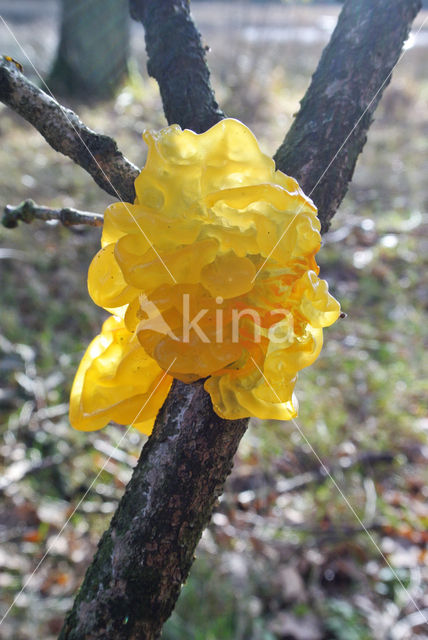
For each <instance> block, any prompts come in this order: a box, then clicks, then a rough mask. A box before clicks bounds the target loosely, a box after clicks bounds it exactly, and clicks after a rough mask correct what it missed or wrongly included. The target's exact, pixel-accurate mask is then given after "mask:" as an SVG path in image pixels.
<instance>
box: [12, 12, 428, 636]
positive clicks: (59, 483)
mask: <svg viewBox="0 0 428 640" xmlns="http://www.w3.org/2000/svg"><path fill="white" fill-rule="evenodd" d="M260 5H261V3H249V2H243V1H241V0H237V1H235V2H233V3H221V2H208V1H205V2H198V3H195V5H194V15H195V18H196V21H197V24H198V26H199V28H200V30H201V32H202V34H203V38H204V43H206V44H207V45H209V47H210V51H209V53H208V61H209V64H210V66H211V69H212V74H213V84H214V86H215V90H216V94H217V98H218V100H219V102H220V104H221V105H222V107H223V108H224V110H225V111H226V112H227V113H228V115H230V116H234V117H237V118H239V119H241V120H242V121H243V122H245V124H247V125H248V126H250V127H251V128H252V129H253V131H254V132H255V134H256V135H257V137H258V138H259V140H260V141H261V144H262V147H263V149H264V150H265V151H266V153H268V154H270V155H273V153H274V152H275V150H276V148H277V147H278V145H279V143H280V142H281V140H282V138H283V136H284V134H285V132H286V130H287V129H288V127H289V126H290V123H291V121H292V117H293V113H295V112H296V110H297V109H298V103H299V99H300V98H301V97H302V95H303V93H304V91H305V89H306V87H307V85H308V83H309V80H310V75H311V73H312V71H313V70H314V69H315V66H316V64H317V61H318V59H319V56H320V53H321V51H322V48H323V46H324V45H325V43H326V42H327V39H328V37H329V35H330V33H331V31H332V29H333V28H334V24H335V21H336V18H337V15H338V11H339V7H338V5H337V4H332V5H320V4H316V5H309V4H308V5H306V6H304V5H295V4H291V3H264V4H263V6H260ZM0 13H1V14H2V15H3V17H4V18H5V20H6V21H7V23H8V25H9V26H10V28H11V29H12V30H13V33H14V34H15V35H16V37H17V39H18V40H19V42H20V43H21V44H22V45H23V47H24V49H25V51H26V53H27V54H28V56H29V57H30V59H31V60H32V62H33V63H34V64H35V66H36V68H37V69H38V70H39V71H40V72H41V73H42V75H45V76H46V75H47V73H48V71H49V69H50V67H51V64H52V60H53V58H54V54H55V48H56V45H57V39H58V22H59V12H58V5H57V3H56V2H54V1H51V0H44V1H43V2H42V1H39V0H32V2H27V1H25V0H19V1H17V2H15V3H13V5H12V4H11V3H9V2H4V1H2V0H0ZM426 15H427V14H426V13H422V14H421V15H420V16H419V17H418V18H417V23H416V30H417V28H418V27H420V26H421V24H422V23H423V20H424V19H425V17H426ZM416 30H415V33H414V35H412V36H411V38H410V39H409V41H408V43H407V45H406V48H407V51H406V54H405V56H404V58H403V59H402V61H401V62H400V63H399V66H398V68H397V69H396V71H395V72H394V76H393V81H392V84H391V86H390V87H389V88H388V89H387V91H386V93H385V96H384V98H383V100H382V102H381V105H380V107H379V109H378V111H377V114H376V121H375V123H374V125H373V127H372V129H371V130H370V134H369V140H368V143H367V145H366V147H365V150H364V153H363V155H362V157H361V159H360V162H359V165H358V168H357V171H356V174H355V178H354V181H353V183H352V186H351V188H350V190H349V194H348V196H347V197H346V200H345V201H344V203H343V204H342V206H341V209H340V212H339V213H338V214H337V216H336V218H335V219H334V221H333V226H332V229H331V232H330V233H329V234H328V235H327V236H325V237H324V246H323V248H322V250H321V252H320V254H319V263H320V265H321V274H322V276H324V277H326V278H327V279H328V281H329V283H330V288H331V290H332V292H333V294H334V295H336V297H337V298H338V299H339V300H340V301H341V304H342V306H343V310H344V311H345V312H346V313H347V318H346V319H344V320H340V321H338V322H337V323H336V325H335V326H333V327H331V328H330V329H328V330H327V331H326V332H325V347H324V351H323V354H322V356H321V357H320V358H319V360H318V361H317V363H316V364H315V365H314V366H313V367H311V368H310V369H308V370H307V371H304V372H303V373H302V375H301V376H300V378H299V382H298V386H297V394H298V397H299V400H300V414H299V418H298V424H299V426H300V429H301V431H300V432H299V430H297V429H296V427H295V426H294V425H293V424H291V423H277V422H269V423H261V422H258V421H254V422H253V423H252V425H251V427H250V429H249V431H248V433H247V434H246V436H245V437H244V440H243V441H242V444H241V447H240V450H239V453H238V455H237V458H236V463H235V467H234V471H233V474H232V476H231V477H230V478H229V481H228V483H227V486H226V489H225V492H224V494H223V496H222V497H221V499H220V500H219V503H218V506H217V508H216V511H215V514H214V516H213V519H212V522H211V524H210V526H209V528H208V529H207V531H206V532H205V534H204V536H203V539H202V541H201V543H200V545H199V548H198V552H197V560H196V562H195V564H194V567H193V569H192V573H191V576H190V578H189V580H188V582H187V583H186V585H185V586H184V588H183V592H182V595H181V598H180V601H179V604H178V606H177V609H176V611H175V612H174V614H173V616H172V618H171V619H170V621H169V622H168V623H167V625H166V627H165V631H164V635H163V637H164V638H165V640H182V639H184V638H186V640H188V639H194V640H202V639H203V640H220V639H221V640H228V639H236V640H275V639H282V640H285V639H288V640H327V639H336V640H370V639H374V640H410V639H412V638H428V628H427V625H426V624H425V625H424V624H423V615H425V616H427V614H428V595H427V589H426V586H427V581H428V569H427V562H426V560H427V555H426V547H427V541H428V533H427V530H428V527H427V525H428V506H427V496H428V483H427V476H428V472H427V459H428V442H427V432H428V419H427V407H426V399H427V395H428V394H427V382H426V355H425V351H424V341H425V342H426V338H427V322H426V316H425V315H424V313H425V312H426V307H427V301H428V300H427V298H428V293H427V286H426V285H427V280H426V256H427V251H428V240H427V228H428V225H427V205H428V191H427V182H426V176H427V171H428V164H427V163H428V161H427V151H428V142H427V133H428V109H427V99H428V79H427V77H426V57H427V46H428V26H427V27H425V28H423V29H422V30H421V31H420V32H419V33H417V34H416ZM0 32H1V37H2V42H3V52H2V53H5V54H7V55H11V56H13V57H14V58H16V59H17V60H19V61H21V62H22V63H23V64H24V68H25V72H26V73H27V75H29V76H30V77H34V71H33V69H32V68H31V65H30V64H29V63H28V61H27V60H26V59H25V56H24V55H23V52H22V50H21V49H20V48H19V46H18V45H17V43H16V41H15V40H14V39H13V38H12V36H11V34H10V32H8V30H7V29H6V27H5V26H4V24H3V25H0ZM131 52H132V57H131V61H130V74H129V79H128V81H127V84H126V85H124V86H122V87H121V88H119V89H118V91H117V94H116V95H115V96H114V97H113V98H112V99H110V100H107V101H104V102H102V103H100V104H98V105H90V106H88V105H85V104H79V103H77V102H74V101H73V100H72V99H70V98H69V99H68V100H67V104H69V105H70V106H71V107H72V108H74V109H75V110H77V111H78V113H79V114H80V116H81V118H82V119H83V121H84V122H86V123H87V124H88V125H90V126H92V127H93V128H94V129H97V130H101V131H104V132H105V133H107V134H109V135H111V136H113V137H115V138H116V139H117V141H118V143H119V146H120V148H121V149H122V151H124V153H125V155H127V156H128V157H129V158H130V160H132V161H133V162H135V163H136V164H138V165H139V166H142V165H143V164H144V158H145V148H144V145H143V143H142V140H141V133H142V131H143V130H144V129H145V128H146V127H152V128H159V127H161V126H164V125H165V121H164V118H163V116H162V107H161V102H160V98H159V93H158V89H157V86H156V84H155V83H154V81H153V80H152V79H150V78H148V76H147V73H146V70H145V53H144V39H143V33H142V30H141V27H140V26H139V25H137V24H133V25H132V30H131ZM0 111H1V117H0V133H1V140H2V144H1V147H0V166H1V172H0V193H1V203H2V206H3V205H5V204H17V203H18V202H19V201H21V200H22V199H24V198H30V197H31V198H33V199H34V200H36V202H38V203H40V204H45V205H49V206H74V207H77V208H81V209H84V210H93V211H97V212H102V211H103V210H104V208H105V206H106V205H107V204H109V202H110V201H111V199H110V198H109V197H108V196H107V195H106V194H104V193H103V192H101V191H100V190H99V188H98V187H97V186H96V185H95V184H94V183H93V182H92V180H91V178H89V177H88V176H87V175H86V174H85V173H84V172H83V171H82V170H80V169H79V168H77V167H74V166H73V165H72V163H71V162H70V161H69V160H68V159H66V158H64V157H62V156H60V155H58V154H57V153H55V152H54V151H53V150H52V149H50V148H49V147H48V146H47V145H46V143H45V142H44V141H43V139H42V138H41V137H40V135H39V134H38V133H37V132H35V131H33V129H32V128H31V127H30V126H29V125H28V124H26V123H25V122H23V121H22V120H21V119H20V118H18V117H17V116H15V115H14V114H13V113H11V112H10V111H8V110H7V109H6V108H4V107H0ZM99 237H100V232H99V230H94V229H88V228H76V229H71V230H68V229H64V228H61V227H60V226H57V225H55V224H42V223H33V224H32V225H31V226H25V225H21V226H20V227H19V228H18V229H15V230H6V229H3V228H1V229H0V270H1V303H0V304H1V307H0V313H1V326H0V387H1V389H0V422H1V431H2V440H1V445H0V469H1V475H0V492H1V495H0V501H1V502H0V539H1V542H2V546H1V550H0V571H1V574H0V587H1V591H2V604H1V606H2V608H1V612H2V613H3V612H5V611H6V610H7V609H8V607H9V606H10V605H11V604H12V602H13V600H14V597H15V596H16V595H17V594H18V593H19V592H20V590H21V589H22V587H23V586H24V585H26V586H25V589H24V590H23V592H22V593H21V595H20V597H19V599H18V601H17V602H16V604H15V605H14V607H13V608H12V610H11V611H10V613H9V614H8V616H7V618H6V620H5V621H4V623H3V624H2V626H0V637H1V638H12V639H14V640H29V639H30V638H35V637H37V638H43V639H45V640H52V639H53V638H55V637H56V635H57V634H58V632H59V629H60V628H61V624H62V618H63V615H64V612H65V611H66V610H67V609H68V608H69V607H70V605H71V603H72V599H73V594H74V593H75V591H76V589H77V588H78V586H79V583H80V581H81V579H82V576H83V574H84V571H85V569H86V566H87V565H88V563H89V562H90V560H91V558H92V556H93V553H94V551H95V549H96V543H97V541H98V539H99V536H100V535H101V533H102V532H103V530H104V529H105V527H106V526H107V524H108V521H109V519H110V518H111V515H112V513H113V512H114V510H115V508H116V505H117V502H118V500H119V498H120V496H121V495H122V493H123V490H124V488H125V485H126V483H127V481H128V479H129V477H130V475H131V472H132V467H133V465H134V464H135V462H136V460H137V456H138V454H139V451H140V449H141V446H142V444H143V439H142V437H141V436H140V435H139V434H138V433H136V432H130V433H129V434H128V435H127V436H126V438H125V439H124V440H123V441H122V442H121V444H120V447H119V448H117V449H116V448H115V446H116V444H117V443H118V442H119V440H120V439H121V437H122V435H123V429H121V428H119V427H116V426H113V425H110V426H109V427H107V428H106V429H104V430H103V431H101V432H98V433H92V434H85V433H78V432H75V431H73V430H72V429H71V427H70V425H69V423H68V419H67V400H68V393H69V390H70V386H71V382H72V379H73V375H74V372H75V371H76V367H77V365H78V363H79V360H80V357H81V355H82V352H83V350H84V349H85V347H86V345H87V344H88V342H89V341H90V340H91V339H92V337H93V336H94V335H95V334H96V333H98V331H99V327H100V324H101V322H102V320H103V317H104V312H103V311H102V310H100V309H98V308H96V307H95V306H94V305H93V303H92V302H91V300H90V299H89V297H88V294H87V292H86V273H87V268H88V265H89V262H90V260H91V257H92V256H93V255H94V253H95V252H96V251H97V249H98V246H99ZM308 443H310V446H309V444H308ZM314 451H316V454H317V455H314ZM109 456H110V458H109V460H108V463H107V465H106V466H105V469H104V470H103V471H102V472H101V473H100V475H99V476H98V477H97V474H98V472H99V471H100V470H101V469H102V467H103V465H104V464H105V462H106V459H107V458H108V457H109ZM320 460H321V461H322V463H323V465H324V467H323V466H321V464H320ZM326 469H327V470H328V472H329V473H330V474H331V476H332V477H333V478H334V482H333V481H332V480H331V478H330V477H329V476H328V474H327V473H326ZM95 478H96V481H95V482H94V483H93V481H94V479H95ZM338 487H340V490H338ZM344 496H346V500H345V499H344ZM82 498H83V500H82ZM347 501H348V503H347ZM349 505H351V506H352V510H351V509H350V506H349ZM76 507H77V510H76V511H75V509H76ZM65 523H66V526H65V527H64V524H65ZM48 550H49V551H48ZM47 551H48V554H47V556H46V557H45V553H46V552H47ZM39 562H40V563H41V564H40V566H39V568H38V569H37V571H36V573H35V574H34V575H33V576H32V578H31V580H30V581H29V582H28V584H26V583H27V581H28V579H29V577H30V576H31V575H32V572H33V570H34V569H35V568H36V567H37V565H38V563H39ZM418 609H419V611H418Z"/></svg>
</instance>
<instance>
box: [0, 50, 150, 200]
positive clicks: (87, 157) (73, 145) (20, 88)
mask: <svg viewBox="0 0 428 640" xmlns="http://www.w3.org/2000/svg"><path fill="white" fill-rule="evenodd" d="M0 100H1V102H4V104H7V105H8V106H9V107H11V109H13V110H14V111H15V112H16V113H18V114H19V115H20V116H22V117H23V118H24V119H25V120H27V121H28V122H30V123H31V124H32V125H33V126H34V127H35V128H36V129H37V130H38V131H39V132H40V133H41V134H42V136H43V137H44V138H45V140H46V142H48V143H49V144H50V146H51V147H53V148H54V149H55V151H59V152H60V153H63V154H64V155H65V156H68V157H69V158H71V159H72V160H73V161H74V162H75V163H76V164H78V165H80V166H81V167H82V168H83V169H85V170H86V171H87V172H88V173H89V174H90V175H91V176H92V177H93V179H94V180H95V182H96V183H97V184H98V185H99V186H100V187H101V188H102V189H104V191H107V193H110V194H111V195H112V196H114V197H116V198H119V199H121V200H125V201H127V202H134V198H135V191H134V180H135V178H136V177H137V175H138V173H139V169H138V167H136V166H135V165H134V164H132V163H131V162H129V160H127V159H126V158H125V157H124V156H123V155H122V153H121V152H120V151H119V150H118V148H117V143H116V141H115V140H113V139H112V138H109V137H108V136H105V135H102V134H100V133H96V132H95V131H92V130H91V129H89V128H88V127H86V126H85V125H84V124H83V123H82V121H81V120H80V118H79V117H78V116H77V115H76V114H75V113H74V112H73V111H71V109H67V108H65V107H63V106H61V105H60V104H59V103H58V102H57V101H56V100H54V99H53V98H51V97H50V96H49V95H48V94H47V93H45V92H44V91H42V90H41V89H39V88H38V87H36V86H35V85H34V84H33V83H32V82H30V81H29V80H27V78H26V77H25V76H24V75H23V74H22V73H21V71H20V70H19V69H18V68H17V66H16V64H15V63H14V62H13V61H10V60H7V58H5V57H1V56H0Z"/></svg>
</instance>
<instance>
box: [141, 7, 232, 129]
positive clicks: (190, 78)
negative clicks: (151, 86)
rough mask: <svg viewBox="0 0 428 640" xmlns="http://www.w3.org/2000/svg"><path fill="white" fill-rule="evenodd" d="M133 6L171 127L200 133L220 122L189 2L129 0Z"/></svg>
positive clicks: (149, 68)
mask: <svg viewBox="0 0 428 640" xmlns="http://www.w3.org/2000/svg"><path fill="white" fill-rule="evenodd" d="M130 7H131V15H132V17H133V18H134V19H135V20H138V21H140V22H142V24H143V26H144V29H145V38H146V49H147V55H148V63H147V70H148V72H149V75H151V76H152V77H153V78H155V79H156V80H157V82H158V84H159V89H160V93H161V96H162V102H163V108H164V112H165V116H166V119H167V120H168V123H169V124H179V125H180V126H181V127H182V128H183V129H184V128H187V129H192V130H193V131H196V133H202V132H203V131H206V129H209V128H210V127H211V126H212V125H214V124H215V123H216V122H219V121H220V120H222V119H223V118H224V117H225V115H224V113H223V112H222V111H221V109H219V106H218V104H217V102H216V100H215V96H214V92H213V89H212V87H211V83H210V72H209V69H208V66H207V63H206V48H205V47H204V46H203V45H202V42H201V36H200V33H199V32H198V30H197V28H196V26H195V23H194V22H193V20H192V16H191V14H190V3H189V2H186V0H162V2H159V0H130Z"/></svg>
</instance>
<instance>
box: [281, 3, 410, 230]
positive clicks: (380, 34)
mask: <svg viewBox="0 0 428 640" xmlns="http://www.w3.org/2000/svg"><path fill="white" fill-rule="evenodd" d="M420 8H421V2H420V0H376V2H373V0H354V2H346V3H345V5H344V7H343V11H342V12H341V14H340V17H339V20H338V23H337V26H336V29H335V30H334V33H333V35H332V37H331V40H330V42H329V44H328V45H327V47H326V48H325V49H324V52H323V55H322V57H321V59H320V62H319V64H318V68H317V70H316V71H315V73H314V75H313V77H312V82H311V85H310V87H309V89H308V91H307V92H306V95H305V96H304V98H303V100H302V101H301V108H300V111H299V113H298V114H297V117H296V119H295V120H294V122H293V125H292V126H291V128H290V130H289V132H288V133H287V135H286V137H285V140H284V142H283V143H282V145H281V146H280V147H279V149H278V151H277V152H276V155H275V157H274V159H275V161H276V165H277V167H278V169H281V171H284V172H285V173H288V174H289V175H291V176H293V177H295V178H296V179H297V180H298V182H299V183H300V184H301V186H302V188H303V190H304V191H305V192H306V193H307V194H308V195H310V196H311V198H312V199H313V201H314V202H315V204H316V206H317V207H318V210H319V217H320V220H321V223H322V229H323V231H327V230H328V228H329V226H330V221H331V219H332V217H333V216H334V214H335V213H336V211H337V209H338V207H339V205H340V203H341V202H342V200H343V198H344V197H345V194H346V192H347V190H348V183H349V182H350V180H351V178H352V175H353V173H354V169H355V165H356V163H357V159H358V156H359V154H360V153H361V151H362V149H363V147H364V144H365V142H366V140H367V131H368V129H369V127H370V125H371V123H372V121H373V114H374V111H375V109H376V107H377V105H378V103H379V100H380V99H381V97H382V93H383V90H384V89H385V87H387V86H388V84H389V81H390V79H391V74H392V70H393V68H394V66H395V65H396V63H397V60H398V58H399V55H400V52H401V48H402V45H403V42H404V41H405V40H406V39H407V36H408V34H409V30H410V26H411V24H412V22H413V19H414V18H415V16H416V14H417V13H418V11H419V9H420ZM368 52H370V55H368Z"/></svg>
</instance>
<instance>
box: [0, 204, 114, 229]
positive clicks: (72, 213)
mask: <svg viewBox="0 0 428 640" xmlns="http://www.w3.org/2000/svg"><path fill="white" fill-rule="evenodd" d="M33 220H44V221H45V222H47V221H48V220H56V221H57V222H61V224H63V225H64V226H65V227H71V226H73V225H78V224H86V225H89V226H91V227H101V226H102V224H103V221H104V216H102V215H100V214H99V213H92V212H90V211H78V210H77V209H71V208H66V209H50V208H49V207H40V206H39V205H37V204H36V203H35V202H34V201H33V200H24V201H23V202H21V204H19V205H18V206H17V207H11V206H10V205H6V207H5V208H4V213H3V218H2V225H3V226H4V227H7V228H8V229H13V228H14V227H17V226H18V222H19V221H21V222H25V223H27V224H28V223H30V222H33Z"/></svg>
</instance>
